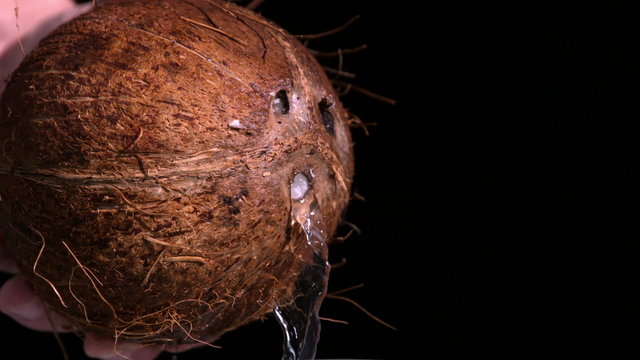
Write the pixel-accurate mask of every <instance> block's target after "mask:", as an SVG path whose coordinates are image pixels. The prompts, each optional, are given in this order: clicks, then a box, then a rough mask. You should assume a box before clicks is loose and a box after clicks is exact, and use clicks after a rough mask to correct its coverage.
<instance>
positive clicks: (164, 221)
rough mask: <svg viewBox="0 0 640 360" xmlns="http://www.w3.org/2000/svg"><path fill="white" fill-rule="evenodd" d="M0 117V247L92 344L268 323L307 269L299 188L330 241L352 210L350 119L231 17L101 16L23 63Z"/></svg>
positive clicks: (129, 4) (268, 41) (310, 66)
mask: <svg viewBox="0 0 640 360" xmlns="http://www.w3.org/2000/svg"><path fill="white" fill-rule="evenodd" d="M281 91H284V93H285V94H286V99H287V100H288V102H289V109H288V113H286V114H283V113H282V112H284V111H283V109H282V107H280V108H278V107H274V105H273V101H274V99H275V98H276V96H282V94H283V92H281ZM279 92H280V95H278V93H279ZM0 111H1V113H0V144H2V147H1V153H0V155H1V156H0V196H1V200H2V201H1V202H0V211H1V217H0V218H1V219H2V222H3V227H4V231H5V234H6V245H7V247H8V248H9V250H10V252H11V254H12V255H13V257H14V259H15V260H16V262H17V264H18V266H19V268H20V269H21V272H22V273H23V275H24V276H25V277H26V278H27V279H28V281H29V282H30V284H31V285H32V286H33V288H34V290H35V291H36V293H37V294H38V295H40V296H41V297H42V298H43V299H45V301H46V302H47V303H48V304H49V305H50V306H51V307H53V308H54V309H55V310H56V311H58V312H60V313H62V314H64V315H65V316H66V317H68V318H69V319H70V320H71V321H72V322H73V323H74V324H75V325H76V326H77V327H78V328H79V329H82V330H91V331H96V332H98V333H103V334H106V335H110V336H114V335H116V336H118V337H119V338H120V339H134V340H139V341H154V342H157V341H164V342H168V343H179V342H192V341H200V340H211V339H213V338H215V337H217V336H219V335H220V334H222V333H224V332H226V331H228V330H231V329H234V328H236V327H238V326H241V325H243V324H246V323H248V322H250V321H252V320H255V319H258V318H261V317H264V316H265V315H266V314H268V313H270V312H271V311H272V309H273V308H274V307H276V306H281V305H283V304H287V303H290V302H291V301H292V300H293V299H294V298H295V297H296V295H297V294H296V291H295V286H294V283H295V279H296V277H297V275H298V273H299V272H300V269H301V268H302V266H303V265H304V264H303V263H304V261H305V260H304V259H303V257H302V256H300V254H301V253H302V252H304V251H305V250H304V249H305V248H306V247H308V245H307V240H306V237H305V234H304V233H303V231H302V229H301V228H300V226H297V224H296V223H295V221H293V220H292V218H291V205H292V204H291V199H290V190H289V187H290V183H291V181H292V179H293V177H294V176H295V174H297V173H300V172H304V173H305V174H312V175H313V176H312V184H311V185H312V187H313V191H314V192H315V196H316V197H317V199H318V202H319V208H320V209H321V211H322V212H323V218H324V221H325V222H326V224H325V228H326V229H328V231H329V234H328V238H331V237H332V236H333V229H335V228H336V226H337V223H338V221H339V217H340V214H341V212H342V211H343V209H344V208H345V206H346V204H347V202H348V198H349V189H350V184H351V178H352V175H353V160H352V149H351V138H350V134H349V129H348V119H349V116H348V113H347V112H346V111H345V109H344V108H343V107H342V105H341V104H340V101H339V99H338V96H337V94H336V93H335V91H334V90H333V87H332V86H331V83H330V81H329V80H328V79H327V77H326V76H325V74H324V72H323V71H322V68H321V67H320V66H319V65H318V64H317V63H316V61H315V59H314V58H313V56H312V55H311V54H310V53H309V52H308V51H307V50H306V49H305V47H304V46H303V45H301V44H300V43H299V42H298V41H297V40H296V39H294V38H293V37H292V36H290V35H288V34H287V33H286V32H285V31H283V30H282V29H280V28H279V27H277V26H276V25H274V24H272V23H270V22H269V21H267V20H265V19H264V18H261V17H259V16H258V15H256V14H254V13H252V12H250V11H248V10H246V9H243V8H240V7H237V6H234V5H233V4H229V3H226V2H223V1H217V0H216V1H214V0H189V1H180V0H147V1H128V0H112V1H107V2H105V3H104V4H102V5H99V6H97V7H96V8H95V9H94V10H93V11H91V12H90V13H88V14H86V15H83V16H81V17H80V18H77V19H75V20H73V21H72V22H70V23H67V24H65V25H63V26H62V27H60V28H59V29H57V30H56V31H55V32H54V33H52V34H51V35H50V36H49V37H47V38H45V39H44V40H43V41H42V42H41V43H40V44H39V46H38V47H37V48H36V49H35V50H34V51H33V52H32V53H31V54H29V56H28V57H27V59H26V60H25V61H24V62H23V63H22V65H21V66H20V67H19V69H18V70H17V71H16V72H15V73H14V74H13V76H12V79H11V81H10V83H9V84H8V86H7V89H6V91H5V92H4V94H3V96H2V99H1V107H0ZM323 111H324V112H329V117H327V114H326V113H325V114H324V116H323V114H322V112H323ZM328 120H332V121H333V123H332V124H327V121H328ZM310 177H311V176H310Z"/></svg>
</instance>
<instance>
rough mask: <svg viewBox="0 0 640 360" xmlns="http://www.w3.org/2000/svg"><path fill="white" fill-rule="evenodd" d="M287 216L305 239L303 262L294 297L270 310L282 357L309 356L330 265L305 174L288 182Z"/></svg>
mask: <svg viewBox="0 0 640 360" xmlns="http://www.w3.org/2000/svg"><path fill="white" fill-rule="evenodd" d="M291 201H292V206H291V218H292V221H293V225H296V224H297V225H298V226H300V227H301V228H302V230H303V231H304V234H305V236H306V239H307V243H306V248H305V251H304V254H302V256H303V259H304V260H303V266H302V269H301V271H300V275H299V276H298V279H297V280H296V295H298V296H297V298H296V299H295V301H293V303H291V304H289V305H286V306H278V307H276V308H275V309H274V313H275V315H276V318H277V319H278V322H279V323H280V326H281V327H282V331H283V333H284V344H283V350H284V354H283V355H282V360H312V359H314V357H315V353H316V346H317V344H318V340H319V339H320V318H319V314H318V313H319V311H320V305H321V304H322V300H323V299H324V296H325V294H326V292H327V282H328V279H329V271H330V266H329V262H328V250H327V235H326V234H327V231H326V229H324V226H325V223H324V221H323V219H322V214H321V212H320V207H319V204H318V200H317V198H316V196H315V194H314V191H313V188H312V186H311V183H310V180H309V178H308V177H307V176H306V175H304V174H303V173H299V174H297V175H296V176H295V177H294V179H293V182H292V183H291Z"/></svg>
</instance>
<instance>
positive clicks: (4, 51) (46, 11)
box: [0, 0, 194, 360]
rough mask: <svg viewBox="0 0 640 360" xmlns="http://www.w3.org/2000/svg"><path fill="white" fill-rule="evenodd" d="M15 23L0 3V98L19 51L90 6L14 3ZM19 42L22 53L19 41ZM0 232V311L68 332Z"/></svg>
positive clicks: (146, 352) (149, 358)
mask: <svg viewBox="0 0 640 360" xmlns="http://www.w3.org/2000/svg"><path fill="white" fill-rule="evenodd" d="M17 4H18V10H19V11H18V15H19V16H18V21H19V25H20V29H19V31H18V29H17V28H16V15H15V12H14V8H15V6H16V0H0V94H1V93H2V91H3V90H4V87H5V80H6V79H7V78H8V76H9V75H10V74H11V73H12V72H13V70H14V69H15V68H16V67H17V66H18V64H19V63H20V61H21V60H22V58H23V50H22V48H24V50H25V51H26V52H28V51H29V50H31V49H33V47H34V46H35V45H36V44H37V42H38V41H39V40H40V39H41V38H42V37H44V36H46V35H47V34H48V33H49V32H51V31H52V30H53V29H55V28H56V27H57V26H58V25H60V24H62V23H64V22H66V21H68V20H70V19H72V18H74V17H76V16H78V15H80V14H82V13H84V12H86V11H88V10H89V9H90V4H85V5H83V6H78V5H75V4H74V3H73V2H72V1H71V0H18V1H17ZM18 38H20V39H21V42H22V48H21V46H20V43H19V42H18ZM2 243H3V238H2V234H1V233H0V271H2V272H7V273H10V274H14V275H15V276H14V277H13V278H11V279H9V280H8V281H7V282H5V283H4V284H1V285H2V286H1V287H0V312H2V313H4V314H6V315H7V316H9V317H11V318H12V319H13V320H15V321H16V322H18V323H19V324H21V325H23V326H25V327H27V328H29V329H33V330H37V331H53V330H54V327H55V330H56V331H57V332H60V333H62V332H69V331H70V330H71V328H70V325H69V323H68V322H67V321H66V320H64V318H63V317H62V316H60V315H59V314H57V313H55V312H50V317H51V321H50V320H49V318H48V317H47V314H46V313H45V306H46V305H45V304H44V303H43V302H42V301H41V300H40V298H38V296H36V295H35V294H34V293H33V291H32V290H31V288H30V287H29V285H27V283H26V282H25V281H24V279H23V278H22V277H21V276H20V275H19V274H18V268H17V267H16V265H15V263H14V262H13V261H12V260H11V259H10V258H9V257H8V255H7V252H6V249H4V248H3V244H2ZM193 347H194V345H181V346H178V347H177V348H172V349H171V351H172V352H181V351H186V350H188V349H191V348H193ZM163 350H165V349H164V348H163V347H162V346H161V345H141V344H137V343H132V342H126V341H122V340H121V341H118V342H117V345H116V343H115V340H114V339H113V338H110V337H104V336H98V335H96V334H92V333H86V334H85V338H84V351H85V353H86V354H87V356H89V357H92V358H96V359H103V360H116V359H130V360H153V359H155V358H156V357H157V356H158V355H159V354H160V353H161V352H162V351H163Z"/></svg>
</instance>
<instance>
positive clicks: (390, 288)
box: [2, 0, 640, 360]
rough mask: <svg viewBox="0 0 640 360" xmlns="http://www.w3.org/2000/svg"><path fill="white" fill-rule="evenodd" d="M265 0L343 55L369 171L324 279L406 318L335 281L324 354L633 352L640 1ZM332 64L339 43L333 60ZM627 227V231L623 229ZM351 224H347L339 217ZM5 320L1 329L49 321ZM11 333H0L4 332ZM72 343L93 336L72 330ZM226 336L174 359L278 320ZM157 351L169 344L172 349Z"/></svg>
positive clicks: (52, 346) (253, 333) (293, 28)
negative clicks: (365, 126)
mask: <svg viewBox="0 0 640 360" xmlns="http://www.w3.org/2000/svg"><path fill="white" fill-rule="evenodd" d="M417 3H418V2H395V3H391V2H373V1H364V0H352V1H339V0H327V1H299V0H298V1H295V0H268V1H267V2H266V3H265V4H264V5H263V6H262V7H261V8H260V11H261V12H262V13H263V14H264V15H265V16H267V17H268V18H270V19H273V20H274V21H276V22H277V23H279V24H281V25H282V26H283V27H285V28H286V29H288V30H289V31H290V32H291V33H294V34H302V33H317V32H322V31H324V30H327V29H331V28H334V27H336V26H339V25H340V24H342V23H344V22H345V21H346V20H348V19H349V18H351V17H352V16H354V15H361V19H360V20H359V21H358V22H356V23H355V24H354V25H353V26H352V27H351V28H349V29H348V30H347V31H344V32H342V33H340V34H339V35H336V36H333V37H330V38H327V39H324V40H321V41H313V42H311V43H310V44H309V47H311V48H314V49H318V50H325V51H331V50H336V49H337V48H349V47H354V46H357V45H360V44H367V45H368V46H369V49H368V50H367V51H365V52H362V53H359V54H354V55H349V56H346V57H345V59H344V69H345V70H347V71H351V72H354V73H356V74H357V75H358V78H357V79H356V80H355V81H354V83H355V84H357V85H359V86H362V87H364V88H367V89H369V90H372V91H375V92H377V93H380V94H383V95H385V96H388V97H391V98H394V99H396V100H397V105H395V106H390V105H387V104H384V103H381V102H378V101H376V100H373V99H370V98H367V97H364V96H361V95H358V94H355V93H353V92H352V93H350V94H348V95H347V96H345V97H344V99H343V101H344V103H345V105H346V106H347V107H348V108H349V109H350V110H351V111H352V112H353V113H354V114H356V115H358V116H359V117H360V118H362V119H363V121H364V122H367V123H369V122H374V123H376V125H375V126H372V127H370V128H369V130H370V133H371V134H370V135H369V136H365V134H364V132H363V131H361V130H358V129H354V131H353V134H354V141H355V151H356V160H357V173H356V178H355V186H354V189H355V191H357V192H358V193H359V194H361V195H363V196H364V197H365V198H366V201H364V202H362V201H353V203H352V204H351V206H350V208H349V210H348V211H347V213H346V215H345V218H346V220H348V221H350V222H352V223H354V224H356V225H357V226H358V227H359V228H360V229H361V230H362V234H361V235H354V236H352V237H351V238H350V239H348V240H347V241H346V242H345V243H344V244H340V245H334V246H333V247H332V248H331V254H332V259H331V260H332V262H334V263H337V262H340V260H341V259H342V258H345V259H346V260H347V263H346V265H344V266H342V267H340V268H338V269H335V270H334V271H333V272H332V278H331V281H330V292H331V291H336V290H340V289H343V288H347V287H349V286H352V285H356V284H360V283H364V284H365V286H364V287H363V288H361V289H358V290H354V291H352V292H349V293H347V294H345V295H346V296H348V297H349V298H351V299H353V300H355V301H357V302H358V303H360V304H361V305H362V306H364V307H365V308H367V309H368V310H369V311H371V312H372V313H373V314H375V315H377V316H379V317H380V318H382V319H383V320H385V321H386V322H388V323H391V324H393V325H394V326H396V327H397V328H398V331H392V330H390V329H388V328H386V327H384V326H382V325H380V324H378V323H376V322H374V321H373V320H372V319H370V318H368V317H367V316H365V315H364V314H363V313H362V312H360V311H359V310H357V309H356V308H355V307H353V306H352V305H350V304H348V303H346V302H342V301H338V300H332V299H327V300H326V301H325V304H324V306H323V308H322V311H321V315H322V316H325V317H330V318H335V319H341V320H345V321H348V322H349V325H342V324H335V323H330V322H324V323H323V331H322V337H321V341H320V344H319V347H318V358H321V359H322V358H357V359H364V358H375V359H407V358H433V359H445V358H446V359H449V358H452V359H456V358H474V357H478V356H483V355H488V356H492V357H509V358H524V357H531V356H551V355H553V356H571V357H574V356H581V355H586V354H589V355H591V356H594V355H595V354H598V356H604V358H610V357H611V358H619V359H620V358H630V359H631V358H638V357H640V350H639V349H640V347H638V346H637V345H638V329H639V327H640V322H639V320H640V312H638V310H637V308H638V307H639V306H640V291H639V287H638V285H637V283H638V281H636V280H635V279H634V278H635V276H634V274H635V273H637V267H638V266H637V265H636V264H637V260H636V258H637V256H636V253H635V252H634V250H635V249H634V247H633V246H632V244H633V243H634V242H635V241H637V239H638V235H637V230H635V229H633V227H632V224H634V223H636V222H637V216H635V215H634V213H633V209H634V208H635V206H634V205H635V203H637V201H636V200H637V190H636V188H635V186H637V182H635V181H634V180H633V179H632V177H631V175H632V174H633V170H635V169H636V168H637V164H638V162H637V160H634V159H633V157H632V156H631V154H632V150H633V146H634V145H635V143H636V142H637V139H638V132H637V125H636V124H637V119H638V117H637V115H638V107H637V105H636V103H637V102H638V101H637V99H638V93H639V91H638V87H639V86H640V85H638V84H640V83H639V82H637V81H636V80H638V70H637V68H638V67H639V65H640V62H639V61H638V60H640V59H639V57H640V56H639V55H640V52H639V51H638V47H639V46H640V43H639V42H638V38H639V37H640V36H638V34H640V33H639V32H638V29H635V28H634V24H635V22H636V20H635V19H634V18H633V12H632V11H631V9H624V8H614V7H611V6H604V5H597V4H591V3H589V2H580V3H576V4H574V5H567V4H564V5H561V6H559V5H555V6H553V7H546V6H541V5H535V4H534V5H522V4H512V3H516V2H504V3H502V2H477V3H476V4H475V5H467V4H464V5H463V4H462V3H461V4H454V3H451V4H449V5H434V4H431V3H429V2H420V3H423V4H424V6H425V8H421V9H418V8H416V7H415V6H417ZM325 64H326V65H327V66H332V67H337V60H336V59H329V60H328V61H326V62H325ZM627 229H628V230H630V231H631V232H629V233H627V232H626V231H624V230H627ZM347 230H348V228H343V229H341V231H342V233H345V232H346V231H347ZM2 327H3V329H9V330H10V331H9V332H8V335H5V336H4V339H3V343H4V342H5V341H7V343H10V342H13V341H23V340H24V339H29V342H30V343H33V344H39V345H38V346H37V347H32V348H31V347H30V348H27V349H24V351H23V354H22V356H24V357H28V356H30V355H32V354H36V353H38V352H39V351H41V349H43V348H46V349H49V350H50V351H49V353H50V354H51V355H50V357H48V358H56V356H57V355H58V350H57V345H56V343H55V341H54V339H53V337H52V336H51V335H48V334H35V333H33V332H30V331H27V330H23V329H21V328H20V327H18V326H16V325H15V324H13V323H12V322H11V321H10V320H8V319H5V318H3V319H2ZM5 334H7V332H5ZM65 343H67V345H68V347H69V348H70V350H71V352H72V353H73V355H74V358H76V359H81V358H83V357H82V353H81V342H80V341H79V340H78V339H76V338H75V337H74V336H66V337H65ZM218 344H219V345H221V346H222V347H223V348H222V349H218V350H215V349H200V350H196V351H193V352H190V353H186V354H181V355H179V356H178V359H182V360H187V359H208V358H211V359H243V358H255V359H258V358H259V359H278V358H279V356H280V354H281V334H280V332H279V328H278V325H277V324H276V323H275V321H274V320H273V319H270V320H268V321H265V322H263V323H254V324H251V325H248V326H246V327H244V328H242V329H239V330H237V331H234V332H232V333H230V334H227V335H224V336H223V337H222V339H221V340H220V342H219V343H218ZM163 359H170V356H168V355H167V356H164V357H163Z"/></svg>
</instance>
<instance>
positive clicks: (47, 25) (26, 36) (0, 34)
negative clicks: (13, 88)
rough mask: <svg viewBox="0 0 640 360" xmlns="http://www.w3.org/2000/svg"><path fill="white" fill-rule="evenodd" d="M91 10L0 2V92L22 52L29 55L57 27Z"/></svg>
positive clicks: (50, 0)
mask: <svg viewBox="0 0 640 360" xmlns="http://www.w3.org/2000/svg"><path fill="white" fill-rule="evenodd" d="M16 6H17V13H16V11H15V10H14V9H15V8H16ZM90 7H91V5H90V4H83V5H76V4H75V3H74V2H73V1H72V0H21V1H19V2H17V3H16V2H14V1H9V0H4V1H0V92H2V89H3V88H4V86H5V79H6V78H7V77H8V76H9V74H11V73H12V72H13V70H15V68H16V67H17V66H18V64H19V63H20V61H21V60H22V58H23V57H24V53H23V52H29V51H30V50H31V49H33V48H34V47H35V46H36V44H37V43H38V41H40V39H42V38H43V37H44V36H46V35H47V34H48V33H50V32H51V31H53V30H54V29H55V28H57V27H58V26H59V25H60V24H62V23H65V22H67V21H69V20H71V19H73V18H74V17H76V16H78V15H80V14H82V13H84V12H87V11H88V10H89V9H90ZM16 17H17V19H16ZM16 22H17V25H18V26H19V31H18V29H17V28H16ZM19 38H20V40H18V39H19Z"/></svg>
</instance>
